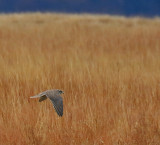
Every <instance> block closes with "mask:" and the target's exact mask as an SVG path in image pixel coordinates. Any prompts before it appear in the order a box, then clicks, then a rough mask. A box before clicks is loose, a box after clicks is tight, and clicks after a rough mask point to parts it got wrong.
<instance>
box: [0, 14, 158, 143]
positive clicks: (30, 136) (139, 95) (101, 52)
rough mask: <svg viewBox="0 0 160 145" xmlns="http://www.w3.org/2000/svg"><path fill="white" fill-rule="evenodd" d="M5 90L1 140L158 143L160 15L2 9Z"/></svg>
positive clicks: (1, 89) (0, 104)
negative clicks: (54, 96)
mask: <svg viewBox="0 0 160 145" xmlns="http://www.w3.org/2000/svg"><path fill="white" fill-rule="evenodd" d="M53 88H59V89H62V90H64V91H65V94H64V96H63V97H64V116H63V117H62V118H60V117H58V116H57V114H56V113H55V111H54V110H53V106H52V104H51V103H50V102H49V100H47V101H44V102H42V103H39V102H38V100H36V99H29V96H32V95H35V94H37V93H39V92H41V91H44V90H46V89H53ZM0 94H1V95H0V144H2V145H29V144H32V145H79V144H81V145H93V144H95V145H101V144H105V145H112V144H113V145H118V144H119V145H133V144H135V145H147V144H149V145H159V144H160V19H159V18H154V19H144V18H124V17H111V16H105V15H65V14H40V13H35V14H12V15H9V14H8V15H3V14H1V15H0Z"/></svg>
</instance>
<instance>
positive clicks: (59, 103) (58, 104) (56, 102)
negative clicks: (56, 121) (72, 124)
mask: <svg viewBox="0 0 160 145" xmlns="http://www.w3.org/2000/svg"><path fill="white" fill-rule="evenodd" d="M47 97H48V98H49V99H50V100H51V101H52V103H53V106H54V108H55V110H56V112H57V114H58V115H59V116H63V98H62V97H61V96H60V95H54V96H48V95H47Z"/></svg>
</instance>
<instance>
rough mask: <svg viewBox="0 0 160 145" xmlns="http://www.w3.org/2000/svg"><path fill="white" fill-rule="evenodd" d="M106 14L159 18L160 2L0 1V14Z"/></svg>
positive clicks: (96, 0) (156, 0)
mask: <svg viewBox="0 0 160 145" xmlns="http://www.w3.org/2000/svg"><path fill="white" fill-rule="evenodd" d="M28 11H42V12H48V11H49V12H52V11H53V12H68V13H70V12H71V13H82V12H83V13H108V14H116V15H126V16H135V15H140V16H160V0H0V12H1V13H2V12H4V13H8V12H28Z"/></svg>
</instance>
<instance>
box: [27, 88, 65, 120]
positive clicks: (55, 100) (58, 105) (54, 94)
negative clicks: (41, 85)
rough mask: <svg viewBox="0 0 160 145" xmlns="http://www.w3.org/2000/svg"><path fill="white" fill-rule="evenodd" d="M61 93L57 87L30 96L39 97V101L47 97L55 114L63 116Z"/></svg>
mask: <svg viewBox="0 0 160 145" xmlns="http://www.w3.org/2000/svg"><path fill="white" fill-rule="evenodd" d="M61 94H64V92H63V91H62V90H58V89H55V90H47V91H44V92H42V93H40V94H38V95H36V96H32V97H30V98H39V102H42V101H44V100H46V99H47V98H49V99H50V100H51V102H52V104H53V106H54V109H55V110H56V112H57V114H58V115H59V116H61V117H62V116H63V98H62V97H61Z"/></svg>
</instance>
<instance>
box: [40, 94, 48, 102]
mask: <svg viewBox="0 0 160 145" xmlns="http://www.w3.org/2000/svg"><path fill="white" fill-rule="evenodd" d="M46 99H47V96H46V95H44V96H41V97H40V98H39V102H42V101H44V100H46Z"/></svg>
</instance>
